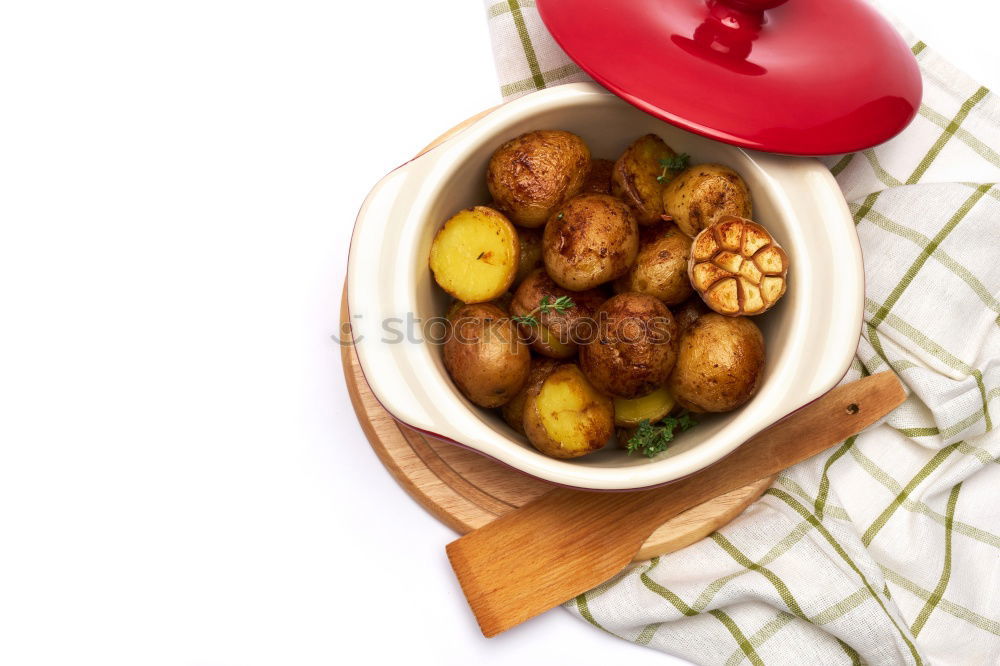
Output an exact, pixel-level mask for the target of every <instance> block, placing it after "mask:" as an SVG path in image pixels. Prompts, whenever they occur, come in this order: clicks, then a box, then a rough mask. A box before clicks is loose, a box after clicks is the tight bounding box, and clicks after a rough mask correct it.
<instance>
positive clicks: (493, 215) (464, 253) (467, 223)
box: [430, 206, 521, 303]
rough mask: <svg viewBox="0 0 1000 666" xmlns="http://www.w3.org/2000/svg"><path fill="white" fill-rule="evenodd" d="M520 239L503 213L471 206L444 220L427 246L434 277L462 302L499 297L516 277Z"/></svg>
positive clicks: (483, 301) (480, 301) (478, 301)
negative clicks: (429, 248)
mask: <svg viewBox="0 0 1000 666" xmlns="http://www.w3.org/2000/svg"><path fill="white" fill-rule="evenodd" d="M520 253H521V245H520V240H519V238H518V235H517V230H516V229H515V228H514V225H513V224H511V223H510V221H509V220H507V218H506V217H504V216H503V214H501V213H499V212H497V211H496V210H494V209H492V208H488V207H486V206H475V207H473V208H470V209H468V210H463V211H460V212H458V213H456V214H455V216H454V217H452V218H451V219H450V220H448V221H447V222H445V223H444V225H443V226H442V227H441V230H440V231H438V233H437V236H435V237H434V243H433V244H432V245H431V256H430V266H431V271H432V272H433V273H434V280H435V281H437V283H438V285H440V287H441V288H442V289H444V290H445V291H446V292H448V293H449V294H450V295H452V296H454V297H455V298H457V299H458V300H460V301H462V302H464V303H485V302H486V301H492V300H493V299H494V298H497V297H499V296H500V295H502V294H503V293H504V292H506V291H507V289H508V288H509V287H510V285H511V284H512V283H513V282H514V278H515V277H516V276H517V269H518V265H519V261H520V259H519V256H520Z"/></svg>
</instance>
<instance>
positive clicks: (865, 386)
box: [447, 372, 906, 637]
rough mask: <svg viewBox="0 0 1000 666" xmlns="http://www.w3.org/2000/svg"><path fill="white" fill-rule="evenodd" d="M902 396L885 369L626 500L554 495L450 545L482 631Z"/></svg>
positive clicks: (585, 578)
mask: <svg viewBox="0 0 1000 666" xmlns="http://www.w3.org/2000/svg"><path fill="white" fill-rule="evenodd" d="M905 398H906V394H905V392H904V391H903V387H902V385H901V384H900V382H899V380H898V379H897V378H896V376H895V375H894V374H893V373H891V372H884V373H881V374H878V375H873V376H871V377H866V378H864V379H861V380H859V381H857V382H853V383H851V384H847V385H845V386H841V387H838V388H836V389H834V390H832V391H830V392H829V393H827V394H826V395H825V396H823V397H822V398H820V399H819V400H817V401H815V402H813V403H811V404H810V405H807V406H806V407H803V408H802V409H800V410H798V411H797V412H795V413H794V414H792V415H790V416H788V417H786V418H784V419H782V420H781V421H779V422H778V423H776V424H775V425H773V426H771V427H770V428H767V429H766V430H764V431H763V432H761V433H760V434H758V435H756V436H755V437H753V438H751V439H750V440H749V441H748V442H746V443H745V444H743V445H742V446H741V447H740V448H738V449H736V451H734V452H733V453H731V454H730V455H729V456H727V457H726V458H724V459H722V460H721V461H719V462H717V463H716V464H714V465H712V466H711V467H708V468H706V469H704V470H702V471H700V472H698V473H696V474H693V475H691V476H689V477H686V478H683V479H680V480H678V481H675V482H674V483H671V484H670V485H668V486H664V487H661V488H655V489H652V490H644V491H638V492H631V493H591V492H582V491H578V490H569V489H565V488H559V489H556V490H553V491H551V492H549V493H546V494H545V495H543V496H541V497H539V498H538V499H536V500H534V501H532V502H529V503H528V504H526V505H525V506H523V507H521V508H520V509H519V510H518V511H516V512H513V513H509V514H507V515H505V516H502V517H500V518H497V519H496V520H495V521H493V522H492V523H490V524H488V525H486V526H485V527H482V528H480V529H478V530H476V531H474V532H471V533H469V534H467V535H466V536H464V537H462V538H461V539H458V540H457V541H454V542H452V543H451V544H449V545H448V548H447V552H448V558H449V560H450V561H451V564H452V568H453V569H454V570H455V574H456V575H457V576H458V579H459V582H460V583H461V585H462V591H463V592H464V593H465V596H466V598H467V599H468V601H469V606H470V607H471V608H472V611H473V613H475V615H476V619H477V620H478V621H479V626H480V628H481V629H482V631H483V634H484V635H486V636H487V637H489V636H495V635H496V634H498V633H500V632H502V631H506V630H507V629H509V628H511V627H513V626H515V625H517V624H520V623H521V622H524V621H525V620H527V619H529V618H532V617H534V616H535V615H538V614H539V613H543V612H545V611H547V610H549V609H550V608H553V607H555V606H558V605H559V604H562V603H565V602H566V601H569V600H570V599H572V598H574V597H575V596H577V595H578V594H581V593H582V592H586V591H587V590H589V589H591V588H593V587H595V586H597V585H599V584H601V583H602V582H604V581H606V580H608V579H609V578H611V577H613V576H614V575H615V574H617V573H619V572H620V571H621V570H622V569H623V568H624V567H625V566H626V565H627V564H628V563H629V562H630V561H631V560H632V559H633V558H634V556H635V553H636V551H637V550H638V549H639V548H640V546H641V545H642V544H643V542H644V541H645V540H646V539H647V538H648V537H649V535H650V533H652V532H653V530H655V529H656V528H657V527H658V526H660V525H662V524H663V523H664V521H667V520H669V519H670V518H672V517H673V516H676V515H677V514H679V513H680V512H682V511H684V510H687V509H689V508H691V507H692V506H694V505H696V504H698V503H700V502H704V501H706V500H708V499H710V498H713V497H717V496H718V495H720V494H722V493H725V492H727V491H729V490H730V489H732V488H738V487H741V486H743V485H744V484H746V483H748V482H751V481H753V480H755V479H760V478H763V477H766V476H770V475H772V474H776V473H777V472H779V471H781V470H783V469H785V468H787V467H789V466H791V465H793V464H795V463H797V462H800V461H802V460H805V459H807V458H810V457H812V456H814V455H816V454H817V453H820V452H821V451H823V450H824V449H827V448H829V447H831V446H833V445H834V444H837V443H839V442H841V441H843V440H844V439H846V438H847V437H850V436H851V435H853V434H856V433H858V432H860V431H861V430H863V429H864V428H866V427H867V426H869V425H871V424H872V423H874V422H876V421H878V420H879V419H880V418H882V417H883V416H884V415H885V414H888V413H889V412H890V411H892V410H893V409H895V408H896V407H897V406H898V405H900V404H901V403H902V402H903V400H904V399H905Z"/></svg>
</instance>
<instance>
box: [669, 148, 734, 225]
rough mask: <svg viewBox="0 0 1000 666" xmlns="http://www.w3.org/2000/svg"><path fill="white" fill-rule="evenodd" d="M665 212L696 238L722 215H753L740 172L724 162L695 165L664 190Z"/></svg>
mask: <svg viewBox="0 0 1000 666" xmlns="http://www.w3.org/2000/svg"><path fill="white" fill-rule="evenodd" d="M662 207H663V211H664V213H666V215H667V216H669V217H670V218H671V219H672V220H673V221H674V223H676V224H677V227H678V228H679V229H680V230H681V231H682V232H684V233H685V234H687V235H688V236H691V237H692V238H694V237H695V236H697V235H698V232H699V231H701V230H702V229H705V228H706V227H710V226H712V225H713V224H715V223H716V222H718V221H719V220H721V219H722V218H723V217H726V216H728V215H735V216H736V217H750V216H751V212H752V208H753V207H752V205H751V201H750V190H749V189H748V188H747V185H746V183H745V182H743V178H741V177H740V175H739V174H738V173H736V172H735V171H733V170H732V169H730V168H729V167H727V166H723V165H722V164H696V165H694V166H692V167H688V168H687V169H685V170H684V171H682V172H681V173H679V174H678V175H677V176H676V177H675V178H674V179H673V180H671V181H670V182H669V183H667V186H666V187H665V188H664V189H663V204H662Z"/></svg>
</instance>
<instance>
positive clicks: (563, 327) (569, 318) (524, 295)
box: [510, 268, 607, 358]
mask: <svg viewBox="0 0 1000 666" xmlns="http://www.w3.org/2000/svg"><path fill="white" fill-rule="evenodd" d="M563 296H568V297H570V298H572V299H573V303H574V305H573V307H571V308H569V309H568V310H566V311H565V312H548V313H541V312H536V313H535V318H536V319H538V323H539V325H540V326H544V327H545V328H547V329H548V330H549V332H550V333H551V334H552V335H554V336H555V337H556V339H557V340H559V341H560V342H562V343H563V344H564V345H565V346H566V347H567V348H568V349H569V350H571V351H564V352H563V353H559V352H558V351H555V350H553V349H552V348H551V347H549V346H548V345H546V344H545V342H544V341H543V340H541V339H540V338H539V336H538V334H537V330H536V329H535V328H534V327H533V326H524V325H522V326H521V332H522V334H523V335H524V336H525V339H528V340H530V341H531V348H532V349H534V350H535V351H536V352H538V353H539V354H543V355H544V356H550V357H552V358H569V357H572V356H574V355H575V354H576V349H577V345H578V343H579V342H580V341H581V338H582V337H585V335H586V333H587V332H586V331H578V330H577V327H578V325H579V323H580V322H581V321H586V320H593V319H594V317H595V316H596V315H597V309H598V308H599V307H601V305H602V304H603V303H604V301H606V300H607V297H606V296H605V295H604V292H603V291H601V290H600V289H588V290H587V291H570V290H568V289H563V288H562V287H560V286H559V285H557V284H556V283H555V282H554V281H553V280H552V278H550V277H549V274H548V273H546V272H545V269H544V268H539V269H537V270H534V271H532V272H531V274H530V275H529V276H528V277H527V278H525V280H524V282H522V283H521V286H519V287H518V288H517V291H516V292H514V300H513V301H512V302H511V304H510V313H511V314H512V315H514V316H517V317H523V316H525V315H527V314H528V313H529V312H531V311H532V310H534V309H535V308H537V307H538V305H539V303H541V302H542V299H543V298H545V297H548V299H549V303H554V302H555V301H556V299H558V298H561V297H563Z"/></svg>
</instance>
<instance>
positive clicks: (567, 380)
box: [524, 363, 615, 458]
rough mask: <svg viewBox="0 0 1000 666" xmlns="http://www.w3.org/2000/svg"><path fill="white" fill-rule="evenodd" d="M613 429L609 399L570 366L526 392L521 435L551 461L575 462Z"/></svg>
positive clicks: (559, 368) (576, 369)
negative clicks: (567, 459)
mask: <svg viewBox="0 0 1000 666" xmlns="http://www.w3.org/2000/svg"><path fill="white" fill-rule="evenodd" d="M614 428H615V409H614V406H613V405H612V404H611V399H610V398H609V397H607V396H606V395H603V394H602V393H601V392H600V391H598V390H597V389H595V388H594V387H593V386H591V385H590V382H588V381H587V378H586V377H585V376H584V375H583V373H582V372H580V368H578V367H577V366H576V365H574V364H572V363H567V364H564V365H561V366H559V367H558V368H557V369H556V370H554V371H553V372H551V373H550V374H549V375H548V376H547V377H546V378H545V380H544V381H542V382H541V383H540V384H538V385H537V386H534V387H532V388H531V389H530V390H529V391H528V398H527V401H526V402H525V405H524V432H525V434H526V435H527V436H528V441H530V442H531V444H532V445H533V446H534V447H535V448H536V449H538V450H539V451H541V452H542V453H544V454H546V455H548V456H552V457H553V458H578V457H580V456H585V455H587V454H588V453H593V452H594V451H597V450H598V449H600V448H602V447H603V446H604V445H605V444H606V443H607V442H608V440H609V439H610V438H611V435H612V434H613V433H614Z"/></svg>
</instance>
